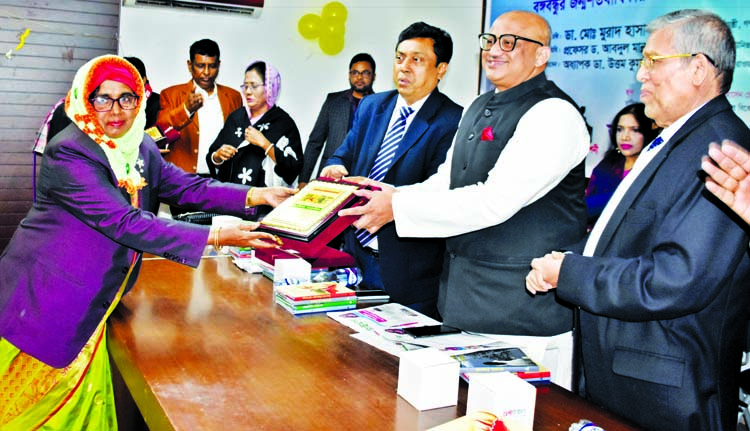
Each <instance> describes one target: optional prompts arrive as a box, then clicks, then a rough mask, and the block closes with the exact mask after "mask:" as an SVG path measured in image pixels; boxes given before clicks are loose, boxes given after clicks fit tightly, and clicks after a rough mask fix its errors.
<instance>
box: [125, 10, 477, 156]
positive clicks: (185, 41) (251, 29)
mask: <svg viewBox="0 0 750 431" xmlns="http://www.w3.org/2000/svg"><path fill="white" fill-rule="evenodd" d="M339 1H341V3H343V4H344V5H345V6H346V8H347V11H348V18H347V21H346V36H345V46H344V50H343V51H342V52H340V53H339V54H337V55H335V56H328V55H326V54H323V53H322V52H321V51H320V48H319V47H318V45H317V42H314V41H308V40H305V39H303V38H302V36H300V34H299V32H298V31H297V21H298V20H299V18H300V17H301V16H302V15H304V14H307V13H315V14H320V12H321V10H322V8H323V6H324V5H325V4H327V3H328V2H329V0H266V5H265V7H264V8H263V10H262V11H261V13H260V16H259V17H258V18H255V17H247V16H243V15H237V14H226V13H224V14H220V13H206V12H193V11H187V10H184V9H170V8H155V7H139V6H123V7H122V11H121V18H120V46H119V51H118V52H119V54H120V55H125V56H129V55H133V56H136V57H139V58H140V59H141V60H143V62H144V63H145V64H146V69H147V72H148V77H149V81H150V82H151V85H152V87H153V88H154V90H156V91H160V90H161V89H162V88H164V87H168V86H170V85H173V84H177V83H182V82H187V81H188V80H189V79H190V74H189V72H188V69H187V66H186V61H187V59H188V56H189V54H188V49H189V47H190V45H191V44H192V43H193V42H194V41H196V40H199V39H202V38H209V39H213V40H215V41H216V42H217V43H218V44H219V47H220V49H221V71H220V74H219V79H218V82H220V83H222V84H224V85H229V86H232V87H234V88H237V87H239V85H240V84H241V83H242V78H243V72H244V70H245V67H246V66H247V65H248V64H249V63H250V61H252V60H254V59H262V60H265V61H269V62H270V63H271V64H273V65H274V66H276V67H277V68H278V69H279V72H280V73H281V96H280V97H279V101H278V105H279V106H281V107H282V108H284V109H285V110H286V111H287V112H289V113H290V115H291V116H292V118H294V119H295V121H296V122H297V126H298V127H299V129H300V133H301V135H302V140H303V142H304V143H306V142H307V136H308V135H309V133H310V130H311V129H312V126H313V124H314V123H315V118H316V117H317V114H318V111H319V110H320V106H321V105H322V103H323V100H324V99H325V95H326V94H327V93H329V92H331V91H338V90H343V89H345V88H348V74H347V73H348V65H349V60H350V59H351V57H352V56H353V55H354V54H356V53H358V52H368V53H370V54H371V55H372V56H373V57H374V58H375V62H376V63H377V71H376V72H377V79H376V81H375V85H374V88H375V91H384V90H389V89H392V88H394V87H393V81H392V77H393V74H392V64H393V52H394V48H395V46H396V41H397V38H398V34H399V32H400V31H401V30H403V29H404V28H405V27H407V26H408V25H409V24H411V23H412V22H415V21H425V22H427V23H429V24H432V25H435V26H437V27H440V28H443V29H445V30H446V31H448V32H449V33H450V35H451V37H452V38H453V49H454V53H453V58H452V60H451V62H450V66H449V70H448V74H447V75H446V77H445V79H443V81H442V82H441V83H440V90H441V91H442V92H444V93H446V94H447V95H448V96H449V97H451V98H452V99H453V100H454V101H456V102H457V103H459V104H461V105H463V106H464V107H466V106H468V104H469V103H470V102H471V101H472V100H473V99H474V98H475V97H476V95H477V92H478V76H479V48H478V47H477V41H476V40H477V34H479V33H480V32H481V29H482V0H339Z"/></svg>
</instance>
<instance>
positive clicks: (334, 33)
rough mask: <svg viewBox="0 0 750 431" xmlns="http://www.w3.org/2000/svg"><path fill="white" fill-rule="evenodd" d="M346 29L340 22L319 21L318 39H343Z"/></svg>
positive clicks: (326, 19)
mask: <svg viewBox="0 0 750 431" xmlns="http://www.w3.org/2000/svg"><path fill="white" fill-rule="evenodd" d="M345 32H346V27H345V26H344V23H343V22H341V21H333V20H331V19H330V18H323V19H321V20H320V33H319V34H320V37H331V38H341V39H343V38H344V33H345Z"/></svg>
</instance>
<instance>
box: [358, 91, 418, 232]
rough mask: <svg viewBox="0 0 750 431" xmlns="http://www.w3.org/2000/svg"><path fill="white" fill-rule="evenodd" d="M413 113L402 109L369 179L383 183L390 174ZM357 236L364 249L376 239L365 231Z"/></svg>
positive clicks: (405, 108) (408, 108) (379, 153)
mask: <svg viewBox="0 0 750 431" xmlns="http://www.w3.org/2000/svg"><path fill="white" fill-rule="evenodd" d="M413 112H414V109H413V108H411V107H409V106H402V107H401V111H400V112H399V114H400V115H399V117H398V119H397V120H396V121H395V122H394V123H393V125H392V126H391V128H390V129H388V131H387V132H386V134H385V138H383V143H382V144H381V145H380V150H379V151H378V155H377V157H375V163H373V165H372V169H370V175H368V177H369V178H372V179H373V180H375V181H383V178H385V174H386V173H387V172H388V168H390V167H391V163H393V158H394V156H395V155H396V150H397V149H398V144H399V143H400V142H401V138H403V137H404V132H406V119H407V118H409V115H411V114H412V113H413ZM356 235H357V239H358V240H359V242H360V243H361V244H362V247H367V245H368V244H370V243H371V242H372V240H373V239H375V234H370V233H369V232H367V230H365V229H357V232H356Z"/></svg>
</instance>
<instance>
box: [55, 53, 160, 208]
mask: <svg viewBox="0 0 750 431" xmlns="http://www.w3.org/2000/svg"><path fill="white" fill-rule="evenodd" d="M108 80H109V81H117V82H121V83H123V84H125V85H127V86H128V87H130V89H131V90H133V92H134V93H135V94H136V95H137V96H138V97H139V99H138V106H137V107H136V109H137V110H138V114H137V115H136V117H135V121H134V122H133V125H132V127H131V128H130V130H128V131H127V132H125V134H124V135H122V136H120V137H119V138H111V137H109V136H107V135H106V134H105V133H104V129H103V128H102V126H101V124H99V120H98V119H97V117H96V111H95V110H94V107H93V106H92V105H91V102H89V95H90V94H91V93H92V92H93V91H94V90H96V89H97V88H98V87H99V86H100V85H101V83H102V82H104V81H108ZM65 113H66V114H67V115H68V117H70V119H71V120H73V123H75V125H76V126H78V128H80V129H81V130H82V131H83V133H85V134H87V135H88V136H89V137H90V138H91V139H93V140H94V142H96V143H97V144H99V146H100V147H101V148H102V150H104V154H105V155H106V156H107V161H108V162H109V165H110V167H111V168H112V170H113V171H114V173H115V177H117V180H118V187H124V188H126V189H127V191H128V193H130V194H131V195H132V194H133V193H135V191H136V190H138V189H140V188H142V187H143V186H144V185H146V182H145V181H144V180H143V178H142V177H141V175H140V173H139V172H138V169H135V164H136V161H137V160H138V149H139V147H140V145H141V142H142V141H143V133H144V132H143V129H144V126H145V125H146V98H145V97H144V86H143V79H141V75H140V74H139V73H138V70H137V69H136V68H135V67H134V66H133V65H132V64H130V63H129V62H128V61H127V60H125V59H124V58H122V57H118V56H115V55H103V56H101V57H96V58H94V59H92V60H90V61H89V62H88V63H86V64H84V65H83V66H81V68H80V69H78V72H76V75H75V77H74V78H73V85H72V86H71V88H70V91H69V92H68V96H67V97H66V99H65Z"/></svg>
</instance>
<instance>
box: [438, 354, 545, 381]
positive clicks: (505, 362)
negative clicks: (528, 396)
mask: <svg viewBox="0 0 750 431" xmlns="http://www.w3.org/2000/svg"><path fill="white" fill-rule="evenodd" d="M451 357H452V358H453V359H455V360H457V361H458V362H459V363H460V364H461V377H462V378H463V379H464V380H466V381H469V379H470V376H469V375H470V374H471V373H497V372H511V373H514V374H515V375H517V376H518V377H520V378H522V379H524V380H526V381H527V382H529V383H531V384H534V385H537V384H547V383H549V381H550V377H551V373H550V371H549V370H548V369H547V368H545V367H544V366H542V365H541V364H539V363H537V362H535V361H534V360H533V359H531V358H529V357H528V356H527V355H526V353H525V352H524V351H523V350H521V349H519V348H518V347H502V348H498V349H489V350H479V351H475V352H471V353H464V354H460V355H452V356H451Z"/></svg>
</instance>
